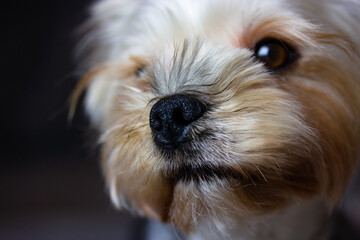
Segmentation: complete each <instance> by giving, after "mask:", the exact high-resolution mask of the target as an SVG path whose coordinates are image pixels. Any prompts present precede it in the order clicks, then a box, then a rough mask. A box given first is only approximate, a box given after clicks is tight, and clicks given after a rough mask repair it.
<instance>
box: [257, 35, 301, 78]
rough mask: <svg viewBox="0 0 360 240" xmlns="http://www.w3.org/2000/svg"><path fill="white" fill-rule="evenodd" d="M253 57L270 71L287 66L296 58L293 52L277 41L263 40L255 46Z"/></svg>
mask: <svg viewBox="0 0 360 240" xmlns="http://www.w3.org/2000/svg"><path fill="white" fill-rule="evenodd" d="M255 56H256V58H257V59H259V60H260V61H261V62H263V63H264V64H265V67H266V68H268V69H269V70H271V71H276V70H279V69H282V68H284V67H287V66H289V65H290V64H291V63H293V62H294V61H295V59H296V58H297V53H296V52H295V50H294V49H293V48H292V47H291V46H290V45H288V44H287V43H285V42H283V41H281V40H278V39H272V38H271V39H264V40H262V41H260V42H259V43H257V44H256V46H255Z"/></svg>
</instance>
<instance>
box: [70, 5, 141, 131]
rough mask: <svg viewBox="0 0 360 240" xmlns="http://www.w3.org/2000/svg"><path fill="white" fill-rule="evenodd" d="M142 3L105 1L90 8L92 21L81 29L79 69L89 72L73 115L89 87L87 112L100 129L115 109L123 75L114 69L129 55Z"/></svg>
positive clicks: (76, 93)
mask: <svg viewBox="0 0 360 240" xmlns="http://www.w3.org/2000/svg"><path fill="white" fill-rule="evenodd" d="M141 3H143V1H142V0H102V1H98V2H97V3H96V4H94V5H93V6H92V7H91V8H90V18H89V20H88V21H87V22H86V23H85V24H84V25H82V26H81V27H80V29H79V33H80V34H81V35H82V40H81V41H80V43H79V44H78V46H77V49H76V54H77V58H78V59H80V60H79V62H81V63H80V64H79V69H80V71H81V72H85V73H86V74H84V77H83V78H82V80H81V81H80V82H79V83H78V85H77V87H76V89H75V91H74V92H73V95H72V98H71V107H70V113H69V117H70V118H72V116H73V114H74V112H75V107H76V103H77V101H78V99H79V97H80V95H81V94H82V92H83V91H84V90H85V89H87V93H86V98H85V109H86V112H87V113H88V115H89V116H90V119H91V122H92V123H93V125H95V127H97V128H100V130H101V128H103V127H104V118H105V117H106V116H107V115H108V111H109V110H110V109H111V102H112V99H113V96H114V94H115V89H116V86H117V84H118V81H119V80H121V79H119V77H121V76H118V74H117V76H116V77H114V74H111V73H110V72H111V69H112V70H113V69H114V66H116V65H117V64H118V63H119V62H122V61H123V60H124V59H127V58H128V56H127V51H126V47H125V43H124V36H126V35H127V34H128V33H129V31H131V29H132V27H131V25H132V20H133V16H134V15H135V12H136V11H137V10H138V8H139V6H140V5H141ZM109 66H113V67H109ZM109 70H110V71H109ZM112 72H113V71H112ZM120 75H122V74H120Z"/></svg>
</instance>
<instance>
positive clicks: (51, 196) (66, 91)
mask: <svg viewBox="0 0 360 240" xmlns="http://www.w3.org/2000/svg"><path fill="white" fill-rule="evenodd" d="M90 4H91V2H90V1H86V0H76V1H66V0H38V1H25V0H23V1H17V0H14V1H8V2H7V3H5V5H3V6H2V12H3V13H2V15H1V23H2V26H3V27H2V32H3V33H2V34H1V35H2V37H1V38H2V39H1V42H2V44H1V45H2V49H1V53H2V54H1V56H2V64H1V69H2V70H1V71H2V72H3V73H4V72H5V76H4V75H2V76H3V77H2V78H1V83H2V84H1V94H0V95H1V99H2V105H1V106H2V117H1V121H2V122H1V124H0V126H1V136H2V138H1V139H2V144H1V149H2V151H1V152H2V154H1V159H2V160H1V167H0V186H1V188H0V189H1V192H0V239H1V240H15V239H16V240H25V239H26V240H27V239H31V240H32V239H34V240H35V239H36V240H37V239H44V240H45V239H46V240H49V239H62V240H63V239H74V240H75V239H76V240H82V239H84V240H85V239H117V240H119V239H120V240H121V239H142V231H141V226H143V225H144V224H143V222H144V221H143V220H141V219H136V218H130V217H128V216H126V215H125V214H121V213H119V212H117V211H115V210H114V209H113V208H112V206H111V204H110V202H109V200H108V197H107V195H106V193H105V190H104V189H105V188H104V182H103V180H102V177H101V174H100V168H99V164H98V159H97V149H96V146H95V145H94V141H93V139H92V138H94V135H93V134H92V133H91V130H90V129H89V128H88V124H87V122H86V121H85V120H84V119H85V118H84V117H83V113H82V112H81V111H78V112H77V114H76V116H75V119H74V121H73V122H72V123H71V124H69V123H68V122H67V111H68V99H69V96H70V94H71V91H72V89H73V88H74V86H75V84H76V81H77V80H79V77H80V76H79V74H78V73H77V72H76V68H75V67H76V64H75V60H74V57H73V55H74V54H73V52H74V48H75V43H76V42H77V41H78V38H77V36H76V34H75V32H76V29H77V28H78V27H79V25H80V24H81V23H82V22H83V21H84V20H85V19H86V16H87V9H88V7H89V5H90ZM4 30H5V33H4ZM139 229H140V231H139Z"/></svg>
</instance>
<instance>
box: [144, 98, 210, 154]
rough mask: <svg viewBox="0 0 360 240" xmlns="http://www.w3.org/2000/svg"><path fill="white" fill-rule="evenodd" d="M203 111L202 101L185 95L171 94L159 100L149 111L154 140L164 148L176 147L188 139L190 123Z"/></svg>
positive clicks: (204, 109) (204, 107)
mask: <svg viewBox="0 0 360 240" xmlns="http://www.w3.org/2000/svg"><path fill="white" fill-rule="evenodd" d="M205 111H206V105H205V104H204V103H202V102H200V101H199V100H197V99H196V98H194V97H190V96H187V95H180V94H179V95H173V96H170V97H166V98H163V99H161V100H159V101H158V102H157V103H155V105H154V106H153V107H152V109H151V111H150V127H151V129H152V131H153V135H154V138H155V142H156V143H157V144H158V145H160V146H162V147H165V148H173V149H175V148H177V147H178V146H179V145H180V144H181V143H183V142H186V141H188V132H189V129H190V125H191V123H193V122H194V121H196V120H197V119H199V118H200V117H201V116H202V115H203V114H204V112H205Z"/></svg>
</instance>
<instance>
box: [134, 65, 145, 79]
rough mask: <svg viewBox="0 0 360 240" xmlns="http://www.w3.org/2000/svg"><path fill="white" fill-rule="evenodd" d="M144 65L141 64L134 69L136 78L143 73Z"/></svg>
mask: <svg viewBox="0 0 360 240" xmlns="http://www.w3.org/2000/svg"><path fill="white" fill-rule="evenodd" d="M145 67H146V66H145V65H142V66H139V67H138V68H137V69H136V71H135V75H136V77H137V78H140V77H142V76H143V75H144V72H145Z"/></svg>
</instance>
